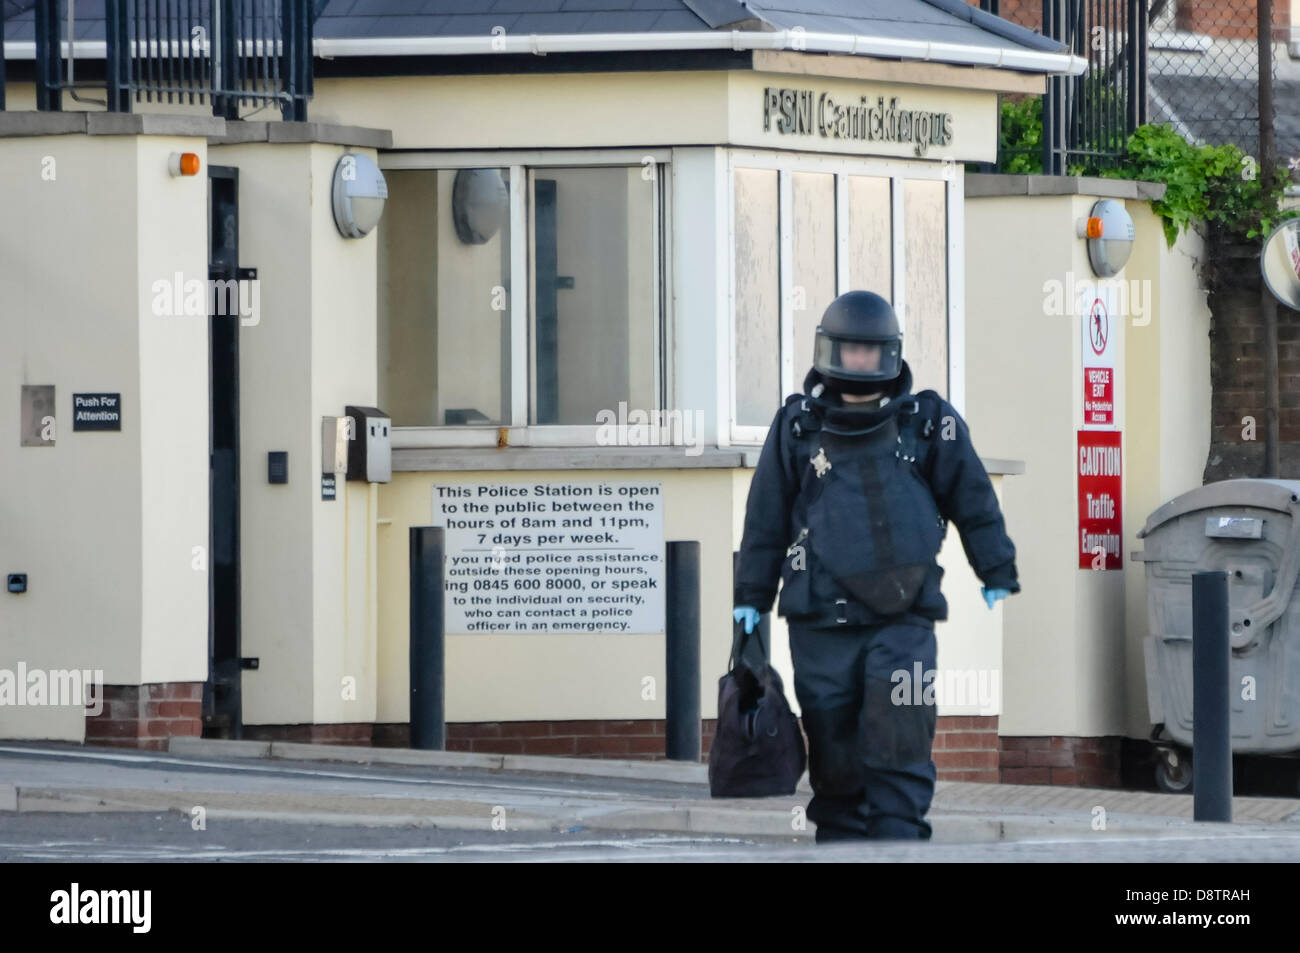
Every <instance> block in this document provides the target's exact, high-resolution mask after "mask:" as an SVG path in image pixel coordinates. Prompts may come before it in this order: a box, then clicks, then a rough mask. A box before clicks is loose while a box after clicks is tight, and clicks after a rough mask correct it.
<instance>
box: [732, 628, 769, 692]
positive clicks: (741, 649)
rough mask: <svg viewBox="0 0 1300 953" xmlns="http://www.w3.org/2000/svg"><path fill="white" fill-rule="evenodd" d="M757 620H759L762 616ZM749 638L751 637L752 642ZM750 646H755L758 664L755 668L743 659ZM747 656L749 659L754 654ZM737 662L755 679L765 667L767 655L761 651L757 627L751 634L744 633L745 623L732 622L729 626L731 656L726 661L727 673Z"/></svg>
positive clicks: (761, 643) (761, 645) (761, 641)
mask: <svg viewBox="0 0 1300 953" xmlns="http://www.w3.org/2000/svg"><path fill="white" fill-rule="evenodd" d="M759 618H760V620H761V618H762V616H760V617H759ZM750 636H753V639H752V640H751V638H750ZM751 645H754V646H757V658H758V660H759V664H758V665H756V666H755V665H753V664H750V663H749V662H748V661H747V660H746V657H745V656H746V650H747V649H748V648H749V647H750V646H751ZM748 654H749V655H750V656H751V657H753V656H754V655H755V653H754V652H750V653H748ZM737 660H739V664H742V665H744V666H745V667H746V668H747V669H749V670H750V672H752V673H753V674H754V676H755V677H757V676H758V675H759V674H760V673H761V672H762V671H763V669H764V668H765V667H766V666H767V653H766V652H765V651H764V650H763V640H762V638H761V637H760V636H759V634H758V626H754V631H753V632H746V631H745V623H744V622H743V621H741V620H733V621H732V624H731V655H730V657H729V658H728V659H727V671H728V672H731V671H732V670H733V669H734V668H735V667H736V665H737Z"/></svg>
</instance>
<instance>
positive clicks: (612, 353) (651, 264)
mask: <svg viewBox="0 0 1300 953" xmlns="http://www.w3.org/2000/svg"><path fill="white" fill-rule="evenodd" d="M644 171H645V167H643V166H631V167H629V166H610V167H602V168H581V169H534V170H531V171H530V172H529V178H530V189H529V194H530V195H531V197H532V202H531V203H530V229H529V232H530V234H529V247H528V255H529V261H528V266H529V267H528V273H529V275H531V276H532V281H531V287H530V289H529V290H530V293H531V300H530V302H529V308H528V313H529V316H530V321H529V334H528V339H529V352H530V353H529V370H530V374H529V382H530V394H529V408H530V411H529V423H531V424H578V425H588V426H596V425H598V424H600V423H601V422H602V420H604V419H605V418H604V417H603V416H601V412H602V411H605V412H609V413H613V414H614V415H616V416H617V415H619V404H620V402H626V405H627V412H628V413H632V412H634V411H643V412H646V413H650V412H652V411H653V410H654V409H655V378H656V375H657V372H658V370H657V362H656V360H655V353H656V348H655V316H656V301H657V298H656V294H657V292H656V286H657V281H656V269H655V254H656V236H657V228H656V224H655V191H656V185H657V176H647V175H644V174H643V173H644Z"/></svg>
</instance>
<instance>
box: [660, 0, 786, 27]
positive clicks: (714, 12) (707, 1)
mask: <svg viewBox="0 0 1300 953" xmlns="http://www.w3.org/2000/svg"><path fill="white" fill-rule="evenodd" d="M681 3H682V6H684V7H685V8H686V9H688V10H690V11H691V13H694V14H695V15H696V16H697V17H699V18H700V19H701V20H703V21H704V23H705V25H706V26H708V28H709V29H710V30H720V29H722V28H723V27H726V28H728V29H732V30H741V29H744V30H771V29H775V28H774V27H773V26H772V24H770V23H768V22H767V21H766V20H762V19H760V18H759V17H756V16H754V11H753V10H751V9H749V8H748V7H747V6H745V4H744V3H743V2H742V0H681Z"/></svg>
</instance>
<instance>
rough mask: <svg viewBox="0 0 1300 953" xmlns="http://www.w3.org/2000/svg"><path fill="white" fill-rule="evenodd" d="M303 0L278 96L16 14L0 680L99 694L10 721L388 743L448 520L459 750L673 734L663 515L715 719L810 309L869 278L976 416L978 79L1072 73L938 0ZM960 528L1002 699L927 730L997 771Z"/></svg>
mask: <svg viewBox="0 0 1300 953" xmlns="http://www.w3.org/2000/svg"><path fill="white" fill-rule="evenodd" d="M322 6H323V10H319V15H318V16H317V17H316V18H315V19H314V22H313V23H312V24H311V27H310V31H309V35H310V38H311V43H312V46H311V49H312V51H313V56H312V57H311V58H310V59H311V62H310V66H311V68H312V71H313V72H314V76H309V82H310V87H309V88H310V92H311V95H310V99H309V102H306V104H305V109H306V110H307V113H306V116H307V118H306V119H305V120H304V119H303V114H302V113H301V112H298V113H296V114H294V115H291V116H290V117H289V118H284V117H282V116H281V114H280V112H279V110H278V109H277V108H276V107H277V105H278V104H272V105H271V106H269V107H268V106H267V105H265V104H261V105H259V104H257V103H256V102H254V103H251V104H248V105H242V104H235V110H234V111H235V112H236V113H237V115H234V116H232V115H230V114H229V112H227V114H226V115H224V116H222V115H214V110H213V108H212V106H211V104H203V103H199V104H196V105H191V104H189V103H188V102H185V103H177V102H166V101H162V102H158V101H156V100H157V99H158V98H160V97H155V101H153V102H150V101H149V100H148V99H140V100H138V101H133V102H132V103H131V107H132V108H131V109H130V110H122V109H118V110H115V111H114V110H106V106H105V105H104V103H105V102H107V103H109V104H112V103H113V96H114V95H115V93H114V92H113V90H112V89H109V95H108V96H107V97H106V96H105V87H106V86H111V85H112V84H111V83H108V81H107V80H106V79H105V64H104V62H103V57H104V56H105V50H106V49H108V47H107V46H106V43H105V22H104V20H103V19H102V13H99V14H96V12H95V11H92V10H89V9H87V10H85V11H80V10H79V11H78V16H77V21H76V26H77V30H78V40H79V42H78V43H77V44H76V49H75V51H74V62H75V65H76V73H75V76H76V82H75V84H71V83H68V82H67V79H68V77H67V72H66V66H67V60H66V56H65V59H64V67H65V70H64V73H63V74H62V75H63V81H64V86H63V88H62V89H61V90H59V89H57V88H55V89H53V91H51V88H50V87H49V84H47V85H46V87H42V83H41V77H40V76H39V75H37V53H36V43H35V37H36V32H37V27H38V25H39V24H38V23H37V21H36V20H35V19H33V15H32V13H31V12H30V11H29V12H27V13H25V14H19V15H18V16H16V17H15V16H10V18H9V19H8V22H7V25H6V32H5V52H6V60H7V78H6V82H5V87H6V97H5V103H4V110H3V111H0V173H2V178H0V181H3V182H4V183H5V203H4V222H5V224H4V228H3V230H0V302H3V304H2V305H0V341H2V342H3V344H0V385H2V386H0V398H2V400H0V404H2V406H3V412H0V445H2V446H3V447H4V451H3V453H0V486H2V487H3V488H4V490H3V493H0V568H2V569H3V571H4V572H5V574H6V577H7V579H8V581H9V583H10V584H9V587H8V591H7V592H5V593H0V669H5V670H8V671H10V672H12V673H17V671H18V669H19V666H20V665H22V666H23V667H24V670H25V671H26V672H29V673H30V672H37V671H39V672H45V673H54V672H58V671H63V670H77V671H78V672H90V673H95V672H99V673H102V683H103V685H104V686H105V687H104V690H103V705H102V706H101V709H102V710H100V711H98V712H97V713H93V712H92V713H88V712H87V710H86V709H85V708H84V707H79V706H77V705H75V704H63V705H56V704H52V703H49V702H48V701H47V703H31V704H21V703H17V702H18V701H21V700H23V699H16V700H15V703H11V704H6V705H0V737H3V738H47V739H62V740H67V741H74V742H80V741H83V740H84V741H85V742H86V743H90V744H102V743H117V744H126V745H130V746H139V747H153V748H158V747H163V746H165V744H166V742H167V738H168V737H170V736H175V735H198V734H201V733H203V734H210V735H214V736H225V737H243V738H256V739H289V740H314V741H331V742H347V743H354V744H382V745H401V744H406V743H407V723H408V719H409V714H408V712H409V706H408V677H409V665H410V656H409V627H410V616H409V591H408V590H409V585H408V566H409V555H410V546H409V532H408V531H409V529H410V528H411V527H417V526H429V525H436V526H442V527H445V528H446V563H445V581H446V589H445V622H446V632H447V638H446V691H447V694H446V720H447V723H448V748H450V749H457V750H473V751H491V752H516V753H536V754H556V755H576V756H583V755H589V756H605V757H653V756H662V755H663V752H664V735H663V719H664V714H665V707H664V706H665V698H666V694H665V691H664V678H665V660H664V638H665V635H664V624H665V602H664V598H665V597H664V588H663V579H664V548H665V541H670V540H697V541H699V543H700V547H701V580H700V588H701V643H702V644H701V653H702V663H701V693H702V698H703V715H704V718H705V719H706V731H705V737H706V747H707V740H708V734H709V732H708V727H707V726H708V724H709V719H712V718H713V716H714V714H715V712H714V702H715V698H716V685H717V678H718V676H720V675H721V674H722V673H723V671H725V668H726V662H727V656H728V652H729V649H730V642H731V631H732V620H731V613H732V579H731V566H732V553H733V551H734V550H735V549H736V548H737V546H738V544H739V542H740V536H741V528H742V523H743V519H744V512H745V502H746V494H747V490H748V486H749V481H750V476H751V474H752V468H753V466H754V464H755V462H756V459H757V454H758V450H759V448H760V447H761V446H762V444H763V441H764V439H765V437H766V432H767V426H768V424H769V423H770V421H771V420H772V416H773V414H774V412H775V410H776V409H777V408H778V407H779V406H780V404H781V402H782V400H783V398H784V397H785V396H786V395H787V394H790V393H793V392H795V391H798V390H800V389H801V387H802V381H803V378H804V375H805V372H806V371H807V369H808V368H809V367H810V366H811V363H812V348H813V340H814V334H813V332H814V328H815V327H816V325H817V323H818V320H819V319H820V317H821V315H822V312H823V310H824V309H825V307H826V305H827V304H828V303H829V302H830V301H831V300H832V299H833V298H835V297H836V296H837V295H838V294H840V293H842V292H845V291H848V290H851V289H867V290H872V291H875V292H878V293H879V294H881V295H883V296H885V297H886V298H888V299H889V300H890V301H891V302H892V304H893V306H894V308H895V309H896V310H897V311H898V313H899V314H900V316H901V317H902V319H903V321H904V334H905V337H904V357H905V359H906V360H907V362H908V364H909V365H910V367H911V369H912V373H913V375H914V379H915V389H916V390H921V389H924V388H933V389H934V390H936V391H938V392H939V393H940V394H941V395H943V396H944V397H945V398H947V399H948V400H949V401H951V402H952V404H953V405H954V406H955V407H956V408H958V410H959V411H960V412H961V413H962V414H963V415H964V416H965V417H966V419H967V420H968V422H969V423H970V425H971V429H972V433H973V436H974V440H975V444H976V447H977V448H978V447H979V446H980V432H981V431H980V422H981V415H982V414H988V413H991V411H989V410H988V409H987V408H978V407H968V406H967V402H966V393H967V381H968V379H971V378H972V377H973V376H974V375H978V374H980V373H981V370H980V368H979V367H975V366H971V365H970V364H968V362H967V357H966V340H967V337H968V335H970V334H971V333H972V330H973V329H972V328H971V327H969V326H968V322H967V317H966V310H965V307H966V305H965V303H966V300H967V291H966V288H967V275H966V273H965V261H966V254H965V248H966V245H965V243H966V242H968V241H970V240H971V239H970V238H969V237H968V236H967V233H966V229H965V224H964V207H965V201H966V200H965V195H964V172H963V164H964V163H968V162H987V161H991V160H994V159H995V157H996V148H997V135H998V96H999V93H1025V94H1040V93H1041V92H1042V91H1043V90H1044V88H1045V81H1046V77H1047V76H1049V75H1052V74H1067V73H1073V74H1077V73H1078V72H1079V71H1080V70H1081V69H1082V66H1083V64H1082V62H1081V61H1079V60H1077V59H1076V58H1074V57H1072V56H1070V55H1068V54H1067V53H1065V52H1062V51H1061V49H1060V48H1059V45H1058V44H1056V43H1054V42H1052V41H1050V40H1046V39H1044V38H1043V37H1042V36H1039V35H1038V34H1034V33H1032V32H1029V31H1026V30H1023V29H1020V28H1018V27H1015V26H1012V25H1011V24H1009V23H1006V22H1004V21H1001V20H998V19H997V18H995V17H991V16H988V15H985V14H982V13H980V11H979V10H978V9H975V8H972V7H970V6H968V5H967V4H965V3H963V2H960V0H894V2H890V3H887V4H886V3H861V2H851V0H823V2H820V3H816V4H804V3H785V4H782V5H781V7H783V8H791V9H775V8H769V7H768V5H767V4H766V3H764V2H749V3H741V2H739V0H707V2H706V0H635V2H634V0H602V2H597V3H584V4H577V3H568V2H566V3H561V2H559V0H518V2H514V3H503V2H498V3H495V4H489V3H485V4H482V6H483V7H485V8H487V12H484V13H465V12H462V11H463V9H464V8H465V6H466V5H464V4H460V3H452V2H440V0H430V2H427V3H424V4H422V5H420V4H411V5H409V6H410V7H411V8H412V9H415V8H418V9H419V12H418V13H415V12H413V13H410V14H401V13H393V12H392V10H393V8H394V7H395V6H396V7H400V6H401V5H393V4H380V3H371V2H369V0H356V2H352V0H346V2H342V0H329V2H327V3H324V4H323V5H322V4H316V7H317V8H320V7H322ZM99 9H102V5H101V7H100V8H99ZM83 14H84V15H83ZM97 15H98V16H99V17H100V18H99V19H96V16H97ZM56 35H58V34H56ZM66 52H67V51H66V50H65V53H66ZM182 58H183V57H182ZM136 65H137V66H139V65H140V64H138V63H137V64H136ZM164 65H166V63H165V61H164ZM108 72H109V79H111V78H112V74H113V67H112V66H111V65H110V68H109V70H108ZM143 75H144V74H143V73H141V72H139V71H136V72H134V73H132V77H134V79H133V81H135V80H138V79H139V77H140V76H143ZM164 75H166V74H164ZM181 75H182V76H183V75H184V73H183V70H182V71H181ZM96 83H98V87H99V88H98V92H96V91H95V90H94V89H89V90H88V89H87V87H93V86H95V84H96ZM60 92H61V96H59V95H57V94H58V93H60ZM298 93H299V94H301V93H302V87H301V86H300V87H299V88H298ZM51 96H55V98H56V99H57V101H58V105H59V106H61V108H58V109H55V108H51V106H50V103H51ZM304 101H305V100H304ZM227 105H229V104H227ZM38 107H41V108H38ZM984 240H988V241H996V240H997V236H996V235H991V236H987V238H986V239H984ZM212 282H223V283H226V284H223V285H222V286H221V289H222V290H224V291H228V292H230V293H229V294H223V295H213V294H211V293H210V292H211V291H212V287H211V283H212ZM213 300H218V307H217V308H216V311H217V313H215V314H209V311H211V310H213V308H212V304H211V303H212V301H213ZM982 462H983V464H984V466H985V469H986V470H987V472H988V473H989V475H990V477H991V478H992V481H993V485H994V487H995V489H996V490H997V492H998V494H999V496H1000V497H1003V498H1005V497H1008V496H1011V495H1013V494H1015V493H1016V486H1017V484H1016V477H1015V476H1014V475H1015V474H1017V473H1020V472H1022V471H1023V464H1022V463H1021V462H1020V461H1018V460H1015V459H996V458H991V457H984V458H982ZM948 533H949V534H948V538H947V542H946V544H945V548H944V550H943V553H942V555H941V557H940V562H941V564H942V565H943V566H944V567H945V568H946V570H947V572H946V575H945V577H944V592H945V595H946V596H947V599H948V603H949V619H948V621H946V622H941V623H940V624H939V625H938V627H937V628H938V640H939V653H940V654H939V662H940V666H941V668H944V669H951V670H954V671H961V672H965V673H975V674H976V675H977V676H979V677H978V678H977V679H974V680H971V681H970V682H968V683H965V684H976V683H978V684H980V685H981V686H983V687H982V688H981V689H980V691H979V693H978V695H971V694H968V695H967V696H966V697H964V698H958V697H956V696H953V695H949V696H948V697H947V698H946V699H945V700H944V701H943V702H942V703H941V705H940V710H939V711H940V719H939V731H940V733H941V734H945V733H947V734H952V735H954V736H960V737H961V738H962V739H964V741H963V742H962V743H961V744H960V745H958V744H957V743H956V742H954V744H953V745H949V746H945V745H943V744H939V745H937V746H936V752H935V757H936V761H937V763H938V764H939V767H940V770H941V774H940V777H941V778H943V777H949V778H968V779H979V780H997V754H996V752H997V727H998V715H999V698H1000V695H999V686H998V685H997V682H998V679H999V673H1000V672H1001V670H1002V651H1003V644H1002V612H1003V608H1002V606H1001V605H999V606H997V607H995V608H994V609H993V610H991V611H990V610H989V609H988V608H987V607H986V606H985V605H984V602H983V600H982V599H981V597H980V594H979V581H978V580H977V579H976V577H975V576H974V574H973V573H972V572H971V570H970V567H969V566H968V565H967V563H966V558H965V555H964V553H963V551H962V546H961V542H960V539H959V538H958V534H957V530H956V528H955V527H953V528H950V529H949V531H948ZM772 636H773V637H772V650H773V653H774V659H773V661H774V664H775V665H776V667H777V669H778V670H779V671H780V672H782V674H783V676H784V677H785V679H786V684H787V685H790V684H791V678H790V671H791V668H790V660H789V654H788V649H787V645H786V637H785V628H784V624H783V622H782V620H781V619H779V618H777V617H773V619H772ZM10 683H11V685H16V681H15V680H14V679H11V682H10ZM0 687H2V686H0ZM17 690H18V693H19V694H20V695H21V694H23V693H24V692H25V689H22V688H21V687H20V688H18V689H17ZM788 694H789V695H790V701H791V703H792V704H793V703H794V698H793V695H792V693H788ZM25 700H26V701H28V702H33V699H32V697H31V696H30V695H28V696H27V697H26V699H25ZM945 747H951V748H958V747H960V748H963V751H962V752H960V753H961V754H962V755H963V757H954V756H952V755H951V754H949V752H947V751H946V750H945ZM945 758H946V759H947V760H945Z"/></svg>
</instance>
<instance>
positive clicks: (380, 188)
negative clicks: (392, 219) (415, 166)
mask: <svg viewBox="0 0 1300 953" xmlns="http://www.w3.org/2000/svg"><path fill="white" fill-rule="evenodd" d="M387 200H388V183H387V182H386V181H384V173H382V172H380V171H379V166H377V165H375V163H374V161H373V160H371V159H370V158H368V157H367V156H363V155H353V154H351V153H349V154H348V155H345V156H343V158H341V159H339V162H338V165H336V166H335V167H334V224H335V225H336V226H337V227H338V230H339V234H340V235H342V236H343V237H344V238H364V237H365V236H366V235H367V234H369V232H370V230H371V229H373V228H374V227H375V226H376V225H378V224H379V219H380V217H381V216H383V214H384V203H385V202H386V201H387Z"/></svg>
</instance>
